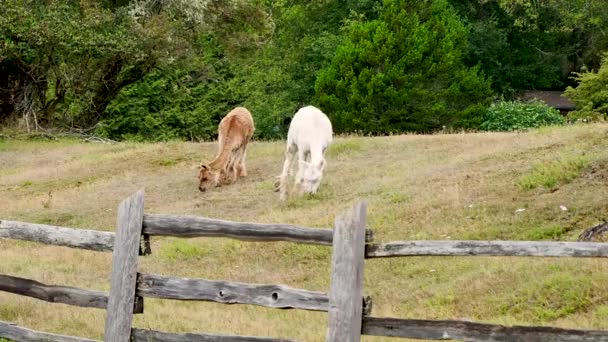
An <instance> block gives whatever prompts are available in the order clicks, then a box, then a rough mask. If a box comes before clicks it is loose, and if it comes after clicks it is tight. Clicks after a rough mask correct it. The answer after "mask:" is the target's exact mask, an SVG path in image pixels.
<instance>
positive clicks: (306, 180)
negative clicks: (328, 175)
mask: <svg viewBox="0 0 608 342" xmlns="http://www.w3.org/2000/svg"><path fill="white" fill-rule="evenodd" d="M300 163H302V165H301V166H300V167H302V169H303V170H304V171H303V173H302V181H301V183H300V192H301V193H307V194H314V193H316V192H317V189H319V185H320V184H321V178H322V177H323V170H324V169H325V160H323V159H321V161H319V162H318V163H309V162H306V161H300Z"/></svg>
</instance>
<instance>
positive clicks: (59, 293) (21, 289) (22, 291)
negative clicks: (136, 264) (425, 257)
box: [0, 274, 108, 309]
mask: <svg viewBox="0 0 608 342" xmlns="http://www.w3.org/2000/svg"><path fill="white" fill-rule="evenodd" d="M0 291H5V292H10V293H15V294H19V295H22V296H28V297H33V298H37V299H40V300H44V301H47V302H51V303H63V304H69V305H74V306H80V307H85V308H98V309H105V308H106V307H107V306H108V295H107V293H104V292H100V291H91V290H84V289H79V288H75V287H68V286H55V285H45V284H43V283H39V282H37V281H34V280H30V279H25V278H18V277H12V276H8V275H2V274H0Z"/></svg>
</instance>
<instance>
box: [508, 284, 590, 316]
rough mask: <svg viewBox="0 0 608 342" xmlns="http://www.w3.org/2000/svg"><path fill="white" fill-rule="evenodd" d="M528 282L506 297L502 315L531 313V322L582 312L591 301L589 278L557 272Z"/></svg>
mask: <svg viewBox="0 0 608 342" xmlns="http://www.w3.org/2000/svg"><path fill="white" fill-rule="evenodd" d="M537 284H538V285H537ZM529 285H530V286H529V287H526V288H522V289H518V290H516V291H515V292H514V294H513V296H512V297H511V298H506V302H505V303H503V304H502V305H501V311H502V313H503V314H510V315H515V316H521V315H531V316H532V317H530V318H532V319H533V320H535V321H540V322H547V321H552V320H555V319H558V318H560V317H565V316H568V315H570V314H573V313H576V312H579V311H582V310H584V309H585V308H587V307H588V306H589V305H590V304H591V303H592V299H593V298H592V293H593V284H592V282H591V280H590V279H589V278H583V277H576V276H575V275H573V274H569V273H559V274H555V275H553V276H550V277H548V278H545V279H539V281H538V283H532V284H529Z"/></svg>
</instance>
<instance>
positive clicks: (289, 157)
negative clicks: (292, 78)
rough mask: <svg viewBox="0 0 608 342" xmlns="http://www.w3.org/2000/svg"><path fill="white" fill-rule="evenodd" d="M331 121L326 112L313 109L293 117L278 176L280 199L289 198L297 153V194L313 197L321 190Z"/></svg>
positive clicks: (331, 133)
mask: <svg viewBox="0 0 608 342" xmlns="http://www.w3.org/2000/svg"><path fill="white" fill-rule="evenodd" d="M332 135H333V131H332V127H331V122H330V121H329V119H328V118H327V116H326V115H325V114H323V112H321V111H320V110H319V109H318V108H315V107H313V106H307V107H303V108H300V110H298V112H297V113H296V114H295V115H294V116H293V119H292V120H291V124H290V125H289V131H288V133H287V147H286V151H285V162H284V163H283V172H282V173H281V175H280V176H279V181H278V183H279V184H278V186H277V189H276V190H277V191H280V198H281V200H286V199H287V195H288V191H287V188H288V183H289V176H290V175H291V168H292V164H293V162H294V161H295V154H296V153H298V172H297V173H296V177H295V185H294V188H295V189H296V192H297V193H298V194H300V195H301V194H303V193H310V194H314V193H316V192H317V189H319V185H320V184H321V178H322V177H323V170H324V169H325V164H326V162H325V151H326V150H327V147H329V144H331V141H332Z"/></svg>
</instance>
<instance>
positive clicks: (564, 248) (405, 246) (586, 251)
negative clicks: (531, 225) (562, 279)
mask: <svg viewBox="0 0 608 342" xmlns="http://www.w3.org/2000/svg"><path fill="white" fill-rule="evenodd" d="M422 255H425V256H447V255H452V256H534V257H578V258H606V257H608V244H606V243H601V242H556V241H475V240H469V241H452V240H447V241H433V240H419V241H395V242H391V243H386V244H380V245H367V247H366V252H365V257H366V258H386V257H403V256H422Z"/></svg>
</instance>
